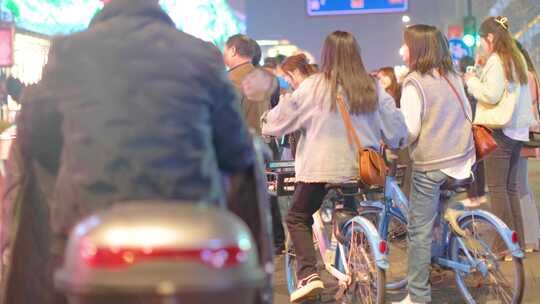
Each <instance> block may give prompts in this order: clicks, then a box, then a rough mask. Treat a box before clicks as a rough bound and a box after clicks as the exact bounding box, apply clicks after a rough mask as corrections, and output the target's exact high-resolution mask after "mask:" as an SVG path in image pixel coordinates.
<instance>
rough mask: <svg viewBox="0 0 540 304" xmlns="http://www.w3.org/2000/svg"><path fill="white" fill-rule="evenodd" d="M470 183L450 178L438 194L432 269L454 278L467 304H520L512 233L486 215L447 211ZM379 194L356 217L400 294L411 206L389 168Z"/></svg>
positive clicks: (519, 268) (519, 254)
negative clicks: (373, 229) (373, 237)
mask: <svg viewBox="0 0 540 304" xmlns="http://www.w3.org/2000/svg"><path fill="white" fill-rule="evenodd" d="M471 182H472V178H471V179H467V180H455V179H451V178H449V179H448V181H447V182H446V183H445V184H444V185H443V187H442V188H441V194H440V195H441V199H440V202H441V203H440V205H439V206H440V207H439V213H438V216H437V219H436V221H435V226H434V229H433V245H432V263H433V265H434V266H435V267H437V268H442V269H448V270H452V271H453V272H454V275H455V280H456V283H457V287H458V289H459V291H460V293H461V295H462V296H463V298H464V300H465V301H466V303H469V304H474V303H485V302H486V301H496V303H501V302H502V303H520V302H521V299H522V296H523V289H524V272H523V258H524V254H523V251H522V250H521V248H520V247H519V244H518V236H517V234H516V232H515V231H512V230H510V229H509V228H508V226H507V225H506V224H505V223H504V222H502V221H501V220H500V219H499V218H497V217H496V216H495V215H493V214H492V213H490V212H487V211H484V210H465V208H464V207H463V206H462V205H460V204H456V205H455V206H450V205H449V200H450V198H451V197H452V196H453V195H454V194H455V193H457V192H461V191H464V190H465V189H466V188H467V187H468V186H469V185H470V183H471ZM383 194H384V195H383V197H382V199H381V200H371V201H370V200H364V201H361V202H360V203H359V204H360V206H361V211H360V215H361V216H362V217H364V218H368V219H369V220H370V221H372V222H373V223H374V225H375V226H377V227H378V231H379V234H380V236H381V238H382V239H383V240H386V241H387V244H388V247H389V248H388V250H389V252H388V257H389V260H390V263H391V267H390V268H389V269H388V270H387V284H386V288H387V289H391V290H392V289H400V288H403V287H405V285H406V284H407V279H406V275H407V258H408V256H407V210H408V209H409V202H408V200H407V198H406V197H405V196H404V194H403V192H402V191H401V189H400V187H399V184H398V181H397V179H396V164H395V163H393V162H392V164H391V170H390V174H389V175H388V176H387V178H386V183H385V187H384V190H383ZM494 248H503V249H499V250H494ZM505 260H507V261H508V260H511V262H505Z"/></svg>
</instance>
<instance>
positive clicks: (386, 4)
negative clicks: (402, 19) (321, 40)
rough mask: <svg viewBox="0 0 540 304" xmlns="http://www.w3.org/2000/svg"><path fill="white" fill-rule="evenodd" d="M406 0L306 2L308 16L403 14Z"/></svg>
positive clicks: (316, 0) (311, 0)
mask: <svg viewBox="0 0 540 304" xmlns="http://www.w3.org/2000/svg"><path fill="white" fill-rule="evenodd" d="M408 5H409V1H408V0H307V12H308V15H310V16H323V15H349V14H370V13H392V12H404V11H406V10H407V9H408Z"/></svg>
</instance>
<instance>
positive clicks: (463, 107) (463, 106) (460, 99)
mask: <svg viewBox="0 0 540 304" xmlns="http://www.w3.org/2000/svg"><path fill="white" fill-rule="evenodd" d="M442 77H443V78H444V80H446V82H448V85H449V86H450V88H451V89H452V91H453V92H454V95H456V97H457V99H458V103H459V105H460V106H461V110H462V111H463V115H465V118H466V119H467V120H468V121H469V122H470V123H471V124H473V122H472V120H471V119H470V118H469V116H467V112H466V111H465V103H464V101H463V98H461V95H459V93H458V91H457V90H456V87H455V86H454V85H453V84H452V82H450V80H449V79H448V77H446V75H442Z"/></svg>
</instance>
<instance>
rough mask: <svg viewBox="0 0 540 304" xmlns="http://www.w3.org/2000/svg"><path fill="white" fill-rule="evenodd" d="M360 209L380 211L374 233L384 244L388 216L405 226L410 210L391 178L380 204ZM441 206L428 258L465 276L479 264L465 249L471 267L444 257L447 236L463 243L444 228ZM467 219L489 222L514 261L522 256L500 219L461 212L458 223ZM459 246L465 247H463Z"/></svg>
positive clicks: (367, 203)
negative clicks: (437, 234) (435, 238)
mask: <svg viewBox="0 0 540 304" xmlns="http://www.w3.org/2000/svg"><path fill="white" fill-rule="evenodd" d="M360 206H361V207H372V208H376V209H380V210H381V212H380V213H379V227H378V231H379V233H380V234H379V235H380V236H381V238H382V239H383V240H385V241H386V240H387V238H388V226H389V224H390V219H391V217H396V218H398V219H400V220H402V221H403V222H405V223H406V222H407V210H408V209H409V207H410V203H409V201H408V200H407V198H406V197H405V195H404V194H403V192H402V191H401V188H400V187H399V185H398V183H397V180H396V178H395V177H394V176H387V177H386V181H385V187H384V202H380V201H361V202H360ZM442 206H443V205H442V204H441V208H440V212H439V215H438V216H439V219H438V223H437V225H439V226H440V228H441V229H442V234H441V238H440V242H438V243H435V242H434V244H433V245H432V252H437V253H438V254H436V255H434V256H432V259H433V262H434V263H435V264H438V265H440V266H443V267H446V268H451V269H457V270H460V271H462V272H466V273H469V272H471V271H472V270H473V269H471V266H470V265H471V264H472V265H475V266H479V268H483V267H482V266H483V265H480V263H476V262H475V259H474V258H473V257H472V255H471V254H470V253H469V252H467V249H465V251H466V252H465V254H466V256H467V257H468V259H469V260H470V262H472V263H471V264H464V263H459V262H456V261H453V260H450V259H449V258H448V247H449V244H450V238H451V236H452V235H454V236H455V237H456V238H457V239H458V242H461V243H463V239H462V238H461V237H460V236H458V235H456V234H455V233H452V231H451V229H450V228H449V227H448V226H449V225H448V223H447V222H446V221H445V220H443V219H442V209H443V208H442ZM471 217H472V218H474V217H476V218H482V219H483V220H486V221H488V222H489V223H491V224H492V225H493V226H494V227H495V228H496V229H497V230H498V232H499V233H500V234H501V235H502V236H503V240H504V242H505V243H506V245H507V246H508V248H510V250H511V254H512V255H513V256H514V257H516V258H523V257H524V253H523V251H522V250H521V248H520V247H519V245H518V244H516V243H513V242H512V230H511V229H510V228H508V226H507V225H506V224H505V223H504V222H503V221H502V220H500V219H499V218H498V217H496V216H495V215H493V214H491V213H490V212H487V211H484V210H464V211H463V213H462V214H461V215H460V216H459V218H458V223H463V221H464V220H466V219H467V218H471ZM463 247H464V248H465V246H463Z"/></svg>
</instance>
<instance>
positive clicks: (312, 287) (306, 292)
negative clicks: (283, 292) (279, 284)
mask: <svg viewBox="0 0 540 304" xmlns="http://www.w3.org/2000/svg"><path fill="white" fill-rule="evenodd" d="M323 289H324V284H323V282H322V281H321V278H320V277H319V275H318V274H316V273H314V274H312V275H309V276H307V277H305V278H304V279H302V280H300V282H298V287H297V289H296V290H295V291H294V292H293V293H292V294H291V302H292V303H298V302H302V301H304V300H306V299H311V298H315V297H316V296H318V295H319V294H321V292H322V291H323Z"/></svg>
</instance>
